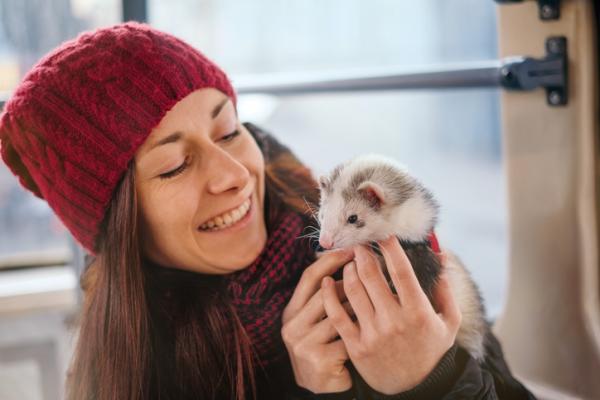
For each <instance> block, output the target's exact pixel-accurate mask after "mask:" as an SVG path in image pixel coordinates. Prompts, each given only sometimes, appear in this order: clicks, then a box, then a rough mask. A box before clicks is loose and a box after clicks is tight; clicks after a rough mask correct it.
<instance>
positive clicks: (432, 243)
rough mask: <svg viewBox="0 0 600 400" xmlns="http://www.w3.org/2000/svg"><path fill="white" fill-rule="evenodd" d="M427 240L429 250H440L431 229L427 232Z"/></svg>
mask: <svg viewBox="0 0 600 400" xmlns="http://www.w3.org/2000/svg"><path fill="white" fill-rule="evenodd" d="M427 240H429V246H430V247H431V250H433V252H434V253H436V254H439V253H441V252H442V251H441V250H440V244H439V242H438V240H437V236H435V232H434V231H433V229H432V230H431V232H429V236H428V237H427Z"/></svg>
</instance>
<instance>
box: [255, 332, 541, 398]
mask: <svg viewBox="0 0 600 400" xmlns="http://www.w3.org/2000/svg"><path fill="white" fill-rule="evenodd" d="M486 349H487V354H488V356H487V357H486V359H485V360H484V362H483V363H482V364H479V363H478V362H477V361H475V360H474V359H473V358H471V356H469V354H468V353H467V352H466V351H465V350H464V349H462V348H460V347H457V346H456V345H455V346H454V347H452V348H451V349H450V350H448V352H447V353H446V354H445V355H444V357H443V358H442V360H440V362H439V363H438V365H437V366H436V367H435V369H434V370H433V371H432V372H431V373H430V374H429V376H428V377H427V378H426V379H425V380H424V381H423V382H422V383H421V384H419V385H418V386H417V387H415V388H414V389H412V390H409V391H407V392H403V393H398V394H396V395H384V394H381V393H378V392H376V391H375V390H373V389H371V388H370V387H369V386H368V385H367V384H366V383H365V382H364V381H363V380H362V379H361V378H360V376H359V375H358V374H357V373H356V371H355V370H354V369H353V368H352V366H351V364H349V368H350V370H351V372H352V376H353V387H352V389H350V390H349V391H347V392H344V393H330V394H314V393H312V392H310V391H308V390H305V389H302V388H300V387H298V385H296V383H295V380H294V374H293V371H292V368H291V365H290V362H289V359H288V358H285V359H282V360H281V361H280V362H279V363H277V364H275V365H272V366H271V367H269V368H268V370H263V371H260V372H259V374H258V376H257V380H258V384H257V386H258V388H257V389H258V399H261V400H262V399H285V400H351V399H356V400H413V399H432V400H467V399H474V400H495V399H499V400H533V399H535V397H534V396H533V395H532V394H531V393H530V392H529V391H528V390H527V389H526V388H525V387H524V386H523V385H522V384H521V383H519V382H518V381H517V380H516V379H515V378H514V377H513V376H512V374H511V372H510V370H509V368H508V366H507V365H506V361H505V360H504V356H503V354H502V349H501V346H500V343H499V342H498V340H497V339H496V338H495V336H494V335H493V334H492V333H491V332H490V334H489V335H488V337H487V344H486Z"/></svg>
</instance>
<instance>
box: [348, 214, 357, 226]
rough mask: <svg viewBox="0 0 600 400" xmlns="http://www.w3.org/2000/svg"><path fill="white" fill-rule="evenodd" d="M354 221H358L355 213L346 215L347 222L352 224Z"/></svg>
mask: <svg viewBox="0 0 600 400" xmlns="http://www.w3.org/2000/svg"><path fill="white" fill-rule="evenodd" d="M356 221H358V217H357V216H356V214H352V215H351V216H349V217H348V223H349V224H354V223H355V222H356Z"/></svg>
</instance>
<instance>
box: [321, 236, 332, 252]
mask: <svg viewBox="0 0 600 400" xmlns="http://www.w3.org/2000/svg"><path fill="white" fill-rule="evenodd" d="M319 244H320V245H321V247H323V248H324V249H327V250H329V249H331V248H332V247H333V240H331V237H330V236H329V235H321V236H320V237H319Z"/></svg>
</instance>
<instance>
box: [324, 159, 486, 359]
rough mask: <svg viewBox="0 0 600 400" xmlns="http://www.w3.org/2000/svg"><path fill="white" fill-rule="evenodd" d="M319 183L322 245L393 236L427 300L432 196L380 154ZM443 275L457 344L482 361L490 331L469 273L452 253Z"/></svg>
mask: <svg viewBox="0 0 600 400" xmlns="http://www.w3.org/2000/svg"><path fill="white" fill-rule="evenodd" d="M319 184H320V188H321V203H320V206H319V213H318V219H319V223H320V238H319V242H320V244H321V246H323V247H324V248H326V249H333V248H342V247H351V246H354V245H356V244H368V243H372V242H375V241H379V240H382V239H385V238H387V237H389V236H390V235H392V234H394V235H396V236H397V237H398V239H399V241H400V244H401V245H402V247H403V248H404V250H405V252H406V254H407V256H408V258H409V260H410V262H411V264H412V266H413V269H414V271H415V275H416V276H417V278H418V280H419V283H420V284H421V287H422V288H423V290H424V291H425V293H426V294H427V296H428V297H429V299H430V300H431V293H432V289H433V287H434V285H435V283H436V282H437V278H438V276H439V273H440V268H441V266H440V264H439V261H438V257H437V255H436V254H435V253H434V252H433V251H432V250H431V247H430V244H429V241H428V237H429V234H430V233H431V232H432V231H433V229H434V227H435V224H436V221H437V215H438V205H437V203H436V201H435V200H434V198H433V196H432V194H431V193H430V192H429V191H428V190H427V189H426V188H425V187H424V186H423V185H422V184H421V183H420V182H419V181H418V180H416V179H415V178H414V177H412V176H411V175H409V174H408V173H407V171H406V170H405V169H404V168H403V167H401V166H400V165H399V164H397V163H396V162H395V161H394V160H392V159H389V158H386V157H383V156H378V155H368V156H361V157H358V158H355V159H353V160H351V161H349V162H347V163H345V164H342V165H340V166H338V167H336V168H335V169H334V170H333V171H332V172H331V173H330V174H329V175H328V176H327V177H322V178H321V179H320V181H319ZM381 260H383V259H381ZM446 270H447V272H448V276H449V280H450V284H451V286H452V289H453V293H454V295H455V297H456V299H457V302H458V305H459V308H460V310H461V313H462V323H461V327H460V329H459V332H458V335H457V339H456V341H457V343H458V344H459V345H460V346H461V347H463V348H465V349H466V350H467V351H469V353H470V354H471V355H472V356H473V358H475V359H477V360H482V359H483V357H484V355H485V354H484V337H485V334H486V331H487V329H488V327H487V324H486V322H485V319H484V308H483V304H482V301H481V296H480V295H479V291H478V289H477V287H476V285H475V283H474V282H473V280H472V279H471V277H470V275H469V273H468V272H467V271H466V269H465V268H464V266H463V265H462V264H461V263H460V261H459V260H458V259H457V258H456V257H455V256H453V255H452V254H449V257H448V261H447V264H446Z"/></svg>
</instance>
